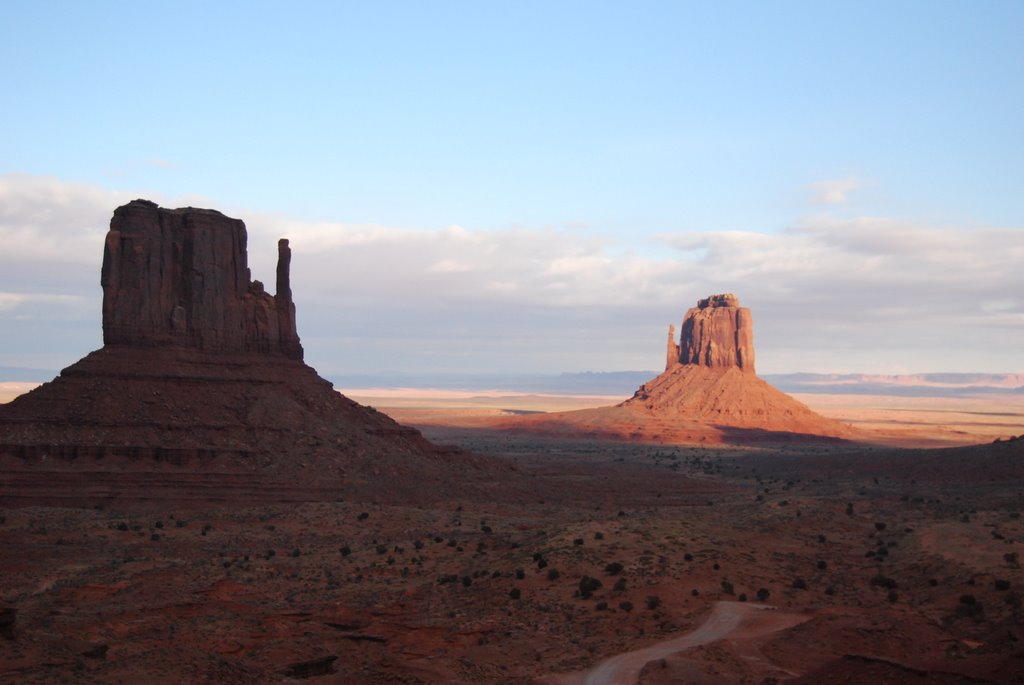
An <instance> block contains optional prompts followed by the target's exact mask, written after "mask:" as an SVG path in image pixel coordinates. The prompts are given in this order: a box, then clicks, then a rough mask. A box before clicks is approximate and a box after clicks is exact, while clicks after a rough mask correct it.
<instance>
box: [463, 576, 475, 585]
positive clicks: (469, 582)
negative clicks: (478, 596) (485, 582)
mask: <svg viewBox="0 0 1024 685" xmlns="http://www.w3.org/2000/svg"><path fill="white" fill-rule="evenodd" d="M472 584H473V579H472V578H470V577H469V576H462V587H469V586H470V585H472Z"/></svg>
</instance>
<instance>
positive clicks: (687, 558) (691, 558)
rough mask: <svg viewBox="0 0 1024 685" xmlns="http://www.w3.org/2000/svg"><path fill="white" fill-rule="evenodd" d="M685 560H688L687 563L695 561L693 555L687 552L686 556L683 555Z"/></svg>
mask: <svg viewBox="0 0 1024 685" xmlns="http://www.w3.org/2000/svg"><path fill="white" fill-rule="evenodd" d="M683 559H684V560H686V561H693V555H692V554H690V553H689V552H687V553H686V554H684V555H683Z"/></svg>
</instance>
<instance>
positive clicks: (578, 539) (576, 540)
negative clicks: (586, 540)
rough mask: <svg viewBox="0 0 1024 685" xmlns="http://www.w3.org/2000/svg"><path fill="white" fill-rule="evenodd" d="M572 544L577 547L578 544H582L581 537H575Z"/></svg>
mask: <svg viewBox="0 0 1024 685" xmlns="http://www.w3.org/2000/svg"><path fill="white" fill-rule="evenodd" d="M572 544H574V545H576V546H577V547H578V546H579V545H582V544H583V538H576V539H575V540H573V541H572Z"/></svg>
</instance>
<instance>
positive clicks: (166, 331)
mask: <svg viewBox="0 0 1024 685" xmlns="http://www.w3.org/2000/svg"><path fill="white" fill-rule="evenodd" d="M246 242H247V236H246V231H245V224H244V223H242V221H240V220H238V219H232V218H229V217H226V216H224V215H223V214H221V213H220V212H218V211H215V210H210V209H196V208H194V207H186V208H184V209H163V208H161V207H158V206H157V205H156V204H155V203H153V202H149V201H147V200H135V201H134V202H130V203H128V204H127V205H124V206H123V207H118V208H117V209H116V210H115V211H114V216H113V218H112V219H111V220H110V231H109V232H108V233H107V237H106V242H105V245H104V250H103V268H102V271H101V275H100V284H101V285H102V286H103V342H104V343H105V344H107V345H128V346H142V347H152V346H161V345H173V346H180V347H194V348H197V349H201V350H208V351H211V352H281V353H283V354H285V355H286V356H288V357H290V358H292V359H302V345H301V344H299V336H298V333H297V332H296V326H295V304H294V303H293V302H292V293H291V286H290V283H289V275H290V266H289V265H290V261H291V250H290V249H289V247H288V241H287V240H281V241H280V242H279V243H278V265H277V292H276V294H274V295H270V294H268V293H267V292H265V291H264V287H263V284H262V283H261V282H260V281H252V280H250V274H249V266H248V254H247V251H246Z"/></svg>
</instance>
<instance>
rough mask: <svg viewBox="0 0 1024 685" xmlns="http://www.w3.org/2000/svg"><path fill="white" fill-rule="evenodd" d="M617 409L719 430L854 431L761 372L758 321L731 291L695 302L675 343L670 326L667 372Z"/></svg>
mask: <svg viewBox="0 0 1024 685" xmlns="http://www.w3.org/2000/svg"><path fill="white" fill-rule="evenodd" d="M620 406H622V407H625V408H628V409H630V410H632V411H635V412H640V413H644V414H648V415H650V416H653V417H659V418H670V419H671V418H680V419H687V420H698V421H701V422H705V423H710V424H712V425H715V426H720V427H729V428H739V429H756V430H761V431H770V432H782V433H798V434H804V435H818V436H836V437H840V436H847V435H849V434H850V433H851V432H852V430H851V429H850V428H849V427H848V426H845V425H844V424H841V423H839V422H837V421H834V420H832V419H828V418H825V417H824V416H821V415H820V414H817V413H815V412H814V411H812V410H811V409H810V408H809V407H807V406H806V405H804V404H802V403H801V402H798V401H797V400H795V399H793V398H792V397H790V396H789V395H787V394H785V393H783V392H782V391H780V390H778V389H776V388H775V387H773V386H771V385H769V384H768V383H766V382H765V381H763V380H761V379H760V378H758V377H757V375H756V374H755V372H754V319H753V316H752V315H751V313H750V309H748V308H747V307H741V306H740V301H739V298H738V297H737V296H736V295H734V294H732V293H725V294H721V295H711V296H710V297H707V298H704V299H702V300H698V301H697V306H696V307H692V308H690V309H689V310H688V311H687V312H686V316H684V317H683V322H682V326H681V328H680V337H679V342H678V343H676V342H675V339H674V327H673V326H669V340H668V354H667V359H666V364H665V371H664V372H663V373H662V374H661V375H660V376H658V377H657V378H654V379H652V380H650V381H648V382H646V383H644V384H643V385H641V386H640V388H639V389H638V390H637V391H636V393H635V394H634V395H633V397H632V398H630V399H628V400H626V401H625V402H623V403H622V404H621V405H620Z"/></svg>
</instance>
